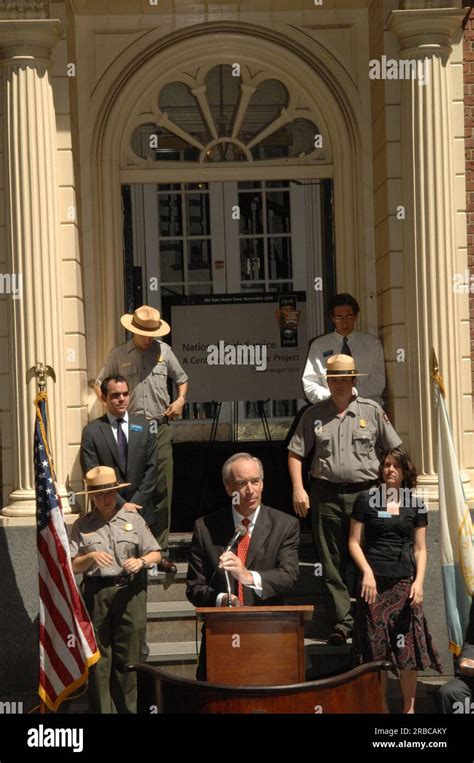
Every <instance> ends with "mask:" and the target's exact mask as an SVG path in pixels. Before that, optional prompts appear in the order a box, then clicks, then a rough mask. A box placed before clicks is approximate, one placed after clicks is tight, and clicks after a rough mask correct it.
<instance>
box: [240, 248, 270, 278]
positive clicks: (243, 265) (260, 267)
mask: <svg viewBox="0 0 474 763" xmlns="http://www.w3.org/2000/svg"><path fill="white" fill-rule="evenodd" d="M240 270H241V274H242V275H241V278H242V281H264V280H265V268H264V263H263V239H261V238H260V239H258V238H246V239H240Z"/></svg>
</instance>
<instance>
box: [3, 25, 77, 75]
mask: <svg viewBox="0 0 474 763" xmlns="http://www.w3.org/2000/svg"><path fill="white" fill-rule="evenodd" d="M62 34H63V27H62V24H61V22H60V21H59V19H24V20H23V19H0V64H6V63H12V62H15V63H28V62H31V61H32V59H39V60H42V61H43V62H46V63H49V62H50V61H51V53H52V51H53V50H54V48H55V47H56V45H57V43H58V42H59V40H60V39H61V37H62Z"/></svg>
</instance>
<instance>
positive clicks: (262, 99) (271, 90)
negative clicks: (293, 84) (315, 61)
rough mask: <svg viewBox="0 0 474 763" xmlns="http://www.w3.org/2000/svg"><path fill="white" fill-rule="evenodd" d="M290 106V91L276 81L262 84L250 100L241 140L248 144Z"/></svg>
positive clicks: (269, 80)
mask: <svg viewBox="0 0 474 763" xmlns="http://www.w3.org/2000/svg"><path fill="white" fill-rule="evenodd" d="M287 105H288V90H287V89H286V87H285V86H284V85H283V83H281V82H279V81H278V80H276V79H267V80H265V82H261V83H260V85H259V86H258V87H257V89H256V91H255V93H254V94H253V95H252V97H251V99H250V103H249V105H248V108H247V111H246V114H245V118H244V121H243V123H242V128H241V131H240V135H239V138H240V139H241V140H242V141H243V143H246V144H247V143H248V142H249V141H250V140H251V139H252V138H253V137H255V135H257V134H258V133H259V132H261V131H262V130H263V128H264V127H267V125H269V124H271V123H272V122H274V121H275V119H277V118H278V117H279V116H280V114H281V110H282V109H283V108H284V107H285V106H287Z"/></svg>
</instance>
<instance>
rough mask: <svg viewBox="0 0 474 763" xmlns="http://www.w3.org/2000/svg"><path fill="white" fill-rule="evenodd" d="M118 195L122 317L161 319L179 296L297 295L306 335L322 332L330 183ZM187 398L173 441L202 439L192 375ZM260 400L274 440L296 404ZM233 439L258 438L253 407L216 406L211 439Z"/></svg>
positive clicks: (143, 187)
mask: <svg viewBox="0 0 474 763" xmlns="http://www.w3.org/2000/svg"><path fill="white" fill-rule="evenodd" d="M122 199H123V215H124V258H125V285H126V293H125V303H126V305H127V310H128V311H133V309H135V308H136V307H137V306H139V305H140V304H149V305H152V306H153V307H157V308H158V309H159V310H160V311H161V313H162V315H163V317H164V319H165V320H168V321H169V320H170V319H171V305H172V304H176V301H177V300H179V299H185V298H186V297H192V296H197V295H210V294H213V295H218V294H219V295H224V294H242V293H260V294H268V293H275V292H276V293H279V294H285V293H292V292H304V293H305V294H306V300H307V302H306V305H307V326H308V337H309V338H313V337H315V336H318V335H319V334H321V333H324V331H326V330H327V319H326V306H327V302H328V300H329V299H330V298H331V296H332V295H333V294H334V292H335V276H334V242H333V210H332V182H331V181H330V180H312V181H311V180H309V181H295V180H260V181H254V180H249V181H247V180H235V181H227V182H208V183H204V182H203V183H199V182H193V183H185V182H182V183H172V184H156V183H146V184H134V185H127V186H123V187H122ZM167 341H169V342H170V344H171V345H172V335H171V336H170V337H168V338H167ZM302 371H303V368H301V372H302ZM190 398H191V402H189V403H187V405H186V407H185V410H184V411H183V418H182V420H181V421H179V422H176V427H175V440H176V441H177V442H186V441H189V440H192V441H194V442H196V441H198V442H199V441H201V442H205V441H207V440H208V439H209V434H210V430H211V427H212V415H213V404H212V403H211V401H209V402H208V403H206V402H201V403H193V402H192V379H190ZM263 404H264V411H265V415H266V417H267V420H268V423H269V428H270V433H271V437H272V439H273V440H283V439H284V438H285V437H286V434H287V432H288V428H289V426H290V425H291V422H292V420H293V418H294V416H295V415H296V413H297V411H298V409H299V408H301V407H302V406H303V405H304V400H303V399H302V396H301V398H300V399H293V400H287V399H285V400H279V399H272V400H264V401H263ZM235 419H237V421H238V426H237V428H235V427H233V426H232V425H231V422H232V421H234V420H235ZM235 437H237V439H238V440H246V441H249V440H252V441H258V440H263V439H264V429H263V426H262V421H261V416H260V413H259V411H258V406H257V404H256V403H255V402H250V401H245V400H242V401H239V402H238V403H231V402H225V401H224V402H223V405H222V408H221V415H220V418H219V425H218V427H217V433H216V439H218V440H220V441H224V442H228V441H231V440H233V439H235Z"/></svg>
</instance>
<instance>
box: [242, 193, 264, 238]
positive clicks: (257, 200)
mask: <svg viewBox="0 0 474 763" xmlns="http://www.w3.org/2000/svg"><path fill="white" fill-rule="evenodd" d="M239 207H240V232H241V233H243V234H246V233H247V234H249V233H263V212H262V194H261V193H239Z"/></svg>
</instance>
